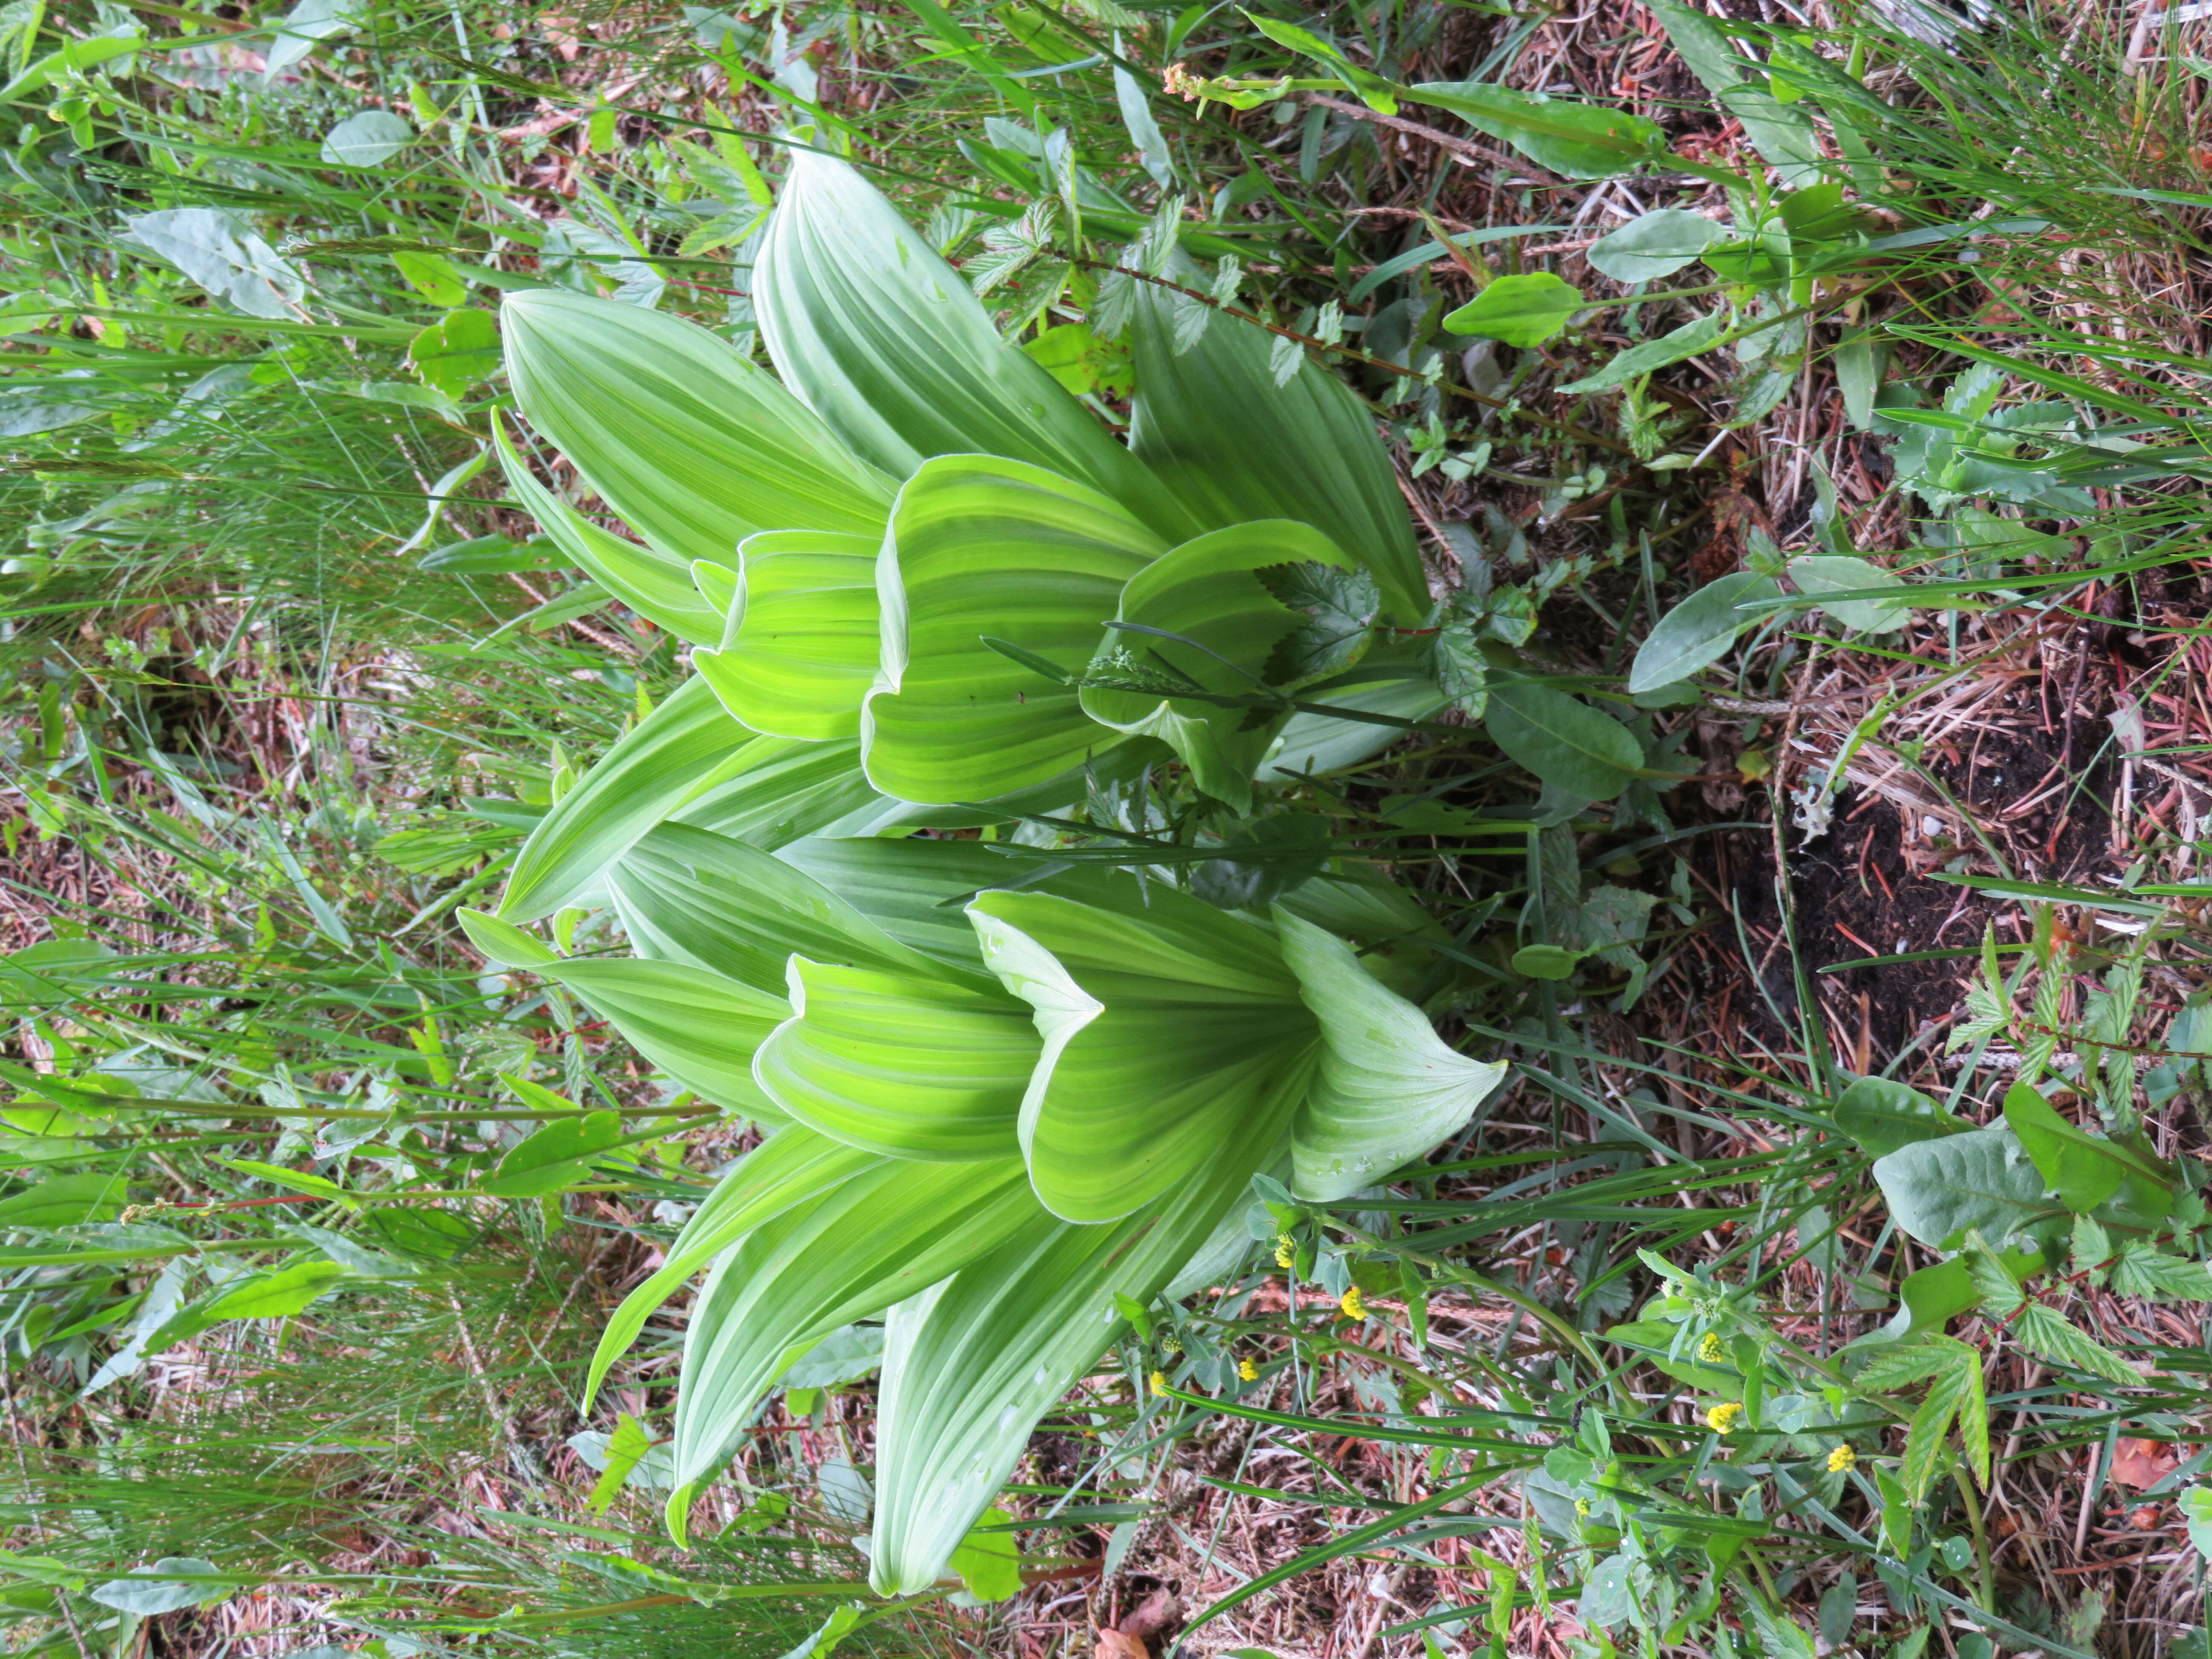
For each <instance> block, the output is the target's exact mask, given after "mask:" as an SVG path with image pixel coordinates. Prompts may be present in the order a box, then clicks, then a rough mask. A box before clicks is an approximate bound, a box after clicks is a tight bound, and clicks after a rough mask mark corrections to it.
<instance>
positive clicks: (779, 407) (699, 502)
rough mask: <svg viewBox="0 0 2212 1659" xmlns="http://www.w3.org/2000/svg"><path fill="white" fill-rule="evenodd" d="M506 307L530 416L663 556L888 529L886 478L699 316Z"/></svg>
mask: <svg viewBox="0 0 2212 1659" xmlns="http://www.w3.org/2000/svg"><path fill="white" fill-rule="evenodd" d="M500 318H501V326H502V331H503V332H504V334H505V336H506V339H507V378H508V379H509V380H510V381H511V382H512V383H513V386H514V397H515V402H516V404H518V405H519V406H520V408H521V410H522V412H523V414H524V416H526V418H527V419H528V420H529V422H530V424H531V425H532V427H534V428H537V430H538V432H540V433H542V434H543V435H544V436H545V437H546V438H547V439H548V440H549V441H551V442H552V444H553V445H554V446H555V447H556V448H558V449H559V450H560V451H561V453H562V454H563V455H565V456H567V457H568V459H569V461H570V462H572V463H573V464H574V466H575V468H576V470H577V471H579V472H580V473H582V474H583V475H584V478H585V480H586V483H589V484H590V485H591V486H592V489H594V490H595V491H597V492H598V494H599V498H600V499H601V500H602V501H605V502H606V504H607V505H608V506H609V507H612V508H613V509H614V510H615V512H616V513H618V514H620V515H621V517H622V519H623V521H624V522H625V523H627V524H628V525H629V527H630V528H631V529H633V530H635V531H636V532H637V533H638V534H639V535H640V536H641V537H643V538H645V539H646V540H647V541H648V542H650V543H651V544H653V546H654V547H655V548H657V549H659V550H660V552H662V553H663V554H665V556H667V557H669V558H671V559H674V560H678V561H679V562H682V563H684V565H687V566H688V565H689V564H690V562H691V561H692V560H694V559H716V560H720V561H722V562H728V560H729V558H730V556H732V554H733V553H734V552H735V551H736V550H737V545H738V543H739V542H740V541H743V540H744V538H746V537H748V536H750V535H752V534H753V533H754V532H757V531H762V530H793V529H804V530H834V531H842V532H850V533H852V534H855V535H863V536H865V535H872V534H874V533H876V532H878V530H880V529H881V527H882V525H883V521H884V513H886V512H887V511H888V510H889V509H890V498H891V489H892V483H891V481H890V479H887V478H885V477H884V476H883V475H882V474H881V473H879V472H878V471H876V469H875V468H874V467H872V466H870V465H867V464H866V462H864V461H861V460H860V459H856V458H855V457H854V455H853V454H852V453H850V452H849V451H848V450H847V449H846V447H844V446H843V445H842V443H840V442H839V441H837V439H836V436H835V435H833V434H832V433H831V431H830V429H829V428H828V427H827V426H825V425H824V424H823V422H821V421H820V420H819V419H817V417H816V416H814V415H813V414H812V413H811V412H810V411H809V410H807V409H806V407H805V405H804V404H801V403H800V402H799V399H798V398H794V397H793V396H792V395H791V393H790V392H787V391H785V390H784V388H783V387H782V386H779V385H778V384H777V383H776V380H775V376H774V375H772V374H769V373H768V372H767V371H765V370H764V369H762V368H757V367H756V366H755V365H754V364H752V363H751V362H748V361H747V360H746V359H744V357H741V356H738V353H737V352H736V350H735V349H732V347H731V346H730V345H729V344H728V343H726V342H724V341H722V340H720V339H719V338H717V337H715V336H714V335H712V334H709V333H708V331H706V330H705V329H703V328H701V327H700V326H699V325H697V324H696V323H689V322H686V321H684V319H682V318H680V317H673V316H670V315H668V314H667V313H663V312H658V311H647V310H645V309H643V308H642V307H637V306H625V305H617V304H616V303H614V302H613V301H608V300H598V299H593V298H592V297H591V296H589V295H582V294H572V293H567V292H564V291H563V290H562V289H550V288H541V289H528V290H526V291H525V292H522V293H519V294H510V295H507V298H506V300H505V301H504V302H503V303H502V304H501V307H500ZM1040 372H1042V371H1040Z"/></svg>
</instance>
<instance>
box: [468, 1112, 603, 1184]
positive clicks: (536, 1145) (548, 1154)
mask: <svg viewBox="0 0 2212 1659" xmlns="http://www.w3.org/2000/svg"><path fill="white" fill-rule="evenodd" d="M622 1138H623V1127H622V1118H621V1116H620V1115H619V1114H617V1113H614V1112H587V1113H585V1114H584V1115H581V1116H580V1117H569V1118H557V1119H556V1120H555V1121H552V1122H550V1123H548V1124H545V1125H544V1126H543V1127H540V1128H539V1129H538V1130H537V1131H536V1132H534V1133H532V1134H529V1135H527V1136H526V1137H525V1138H524V1139H522V1140H521V1141H520V1143H519V1144H517V1145H516V1146H512V1147H509V1148H508V1149H507V1155H506V1156H505V1157H503V1158H501V1159H500V1161H499V1167H498V1168H497V1169H496V1170H494V1171H493V1172H492V1173H491V1174H490V1175H489V1176H486V1177H485V1178H484V1181H483V1189H484V1191H486V1192H488V1193H489V1194H492V1195H493V1196H494V1197H495V1198H541V1197H543V1196H544V1195H545V1194H549V1193H557V1192H560V1191H562V1190H563V1189H564V1188H568V1187H572V1186H574V1184H575V1183H576V1182H578V1181H580V1180H581V1179H582V1178H583V1177H584V1176H585V1175H586V1173H587V1172H588V1171H589V1170H590V1169H591V1165H592V1159H593V1158H596V1157H598V1156H599V1154H600V1153H601V1152H605V1151H606V1150H607V1148H609V1147H610V1146H614V1145H615V1144H616V1143H617V1141H619V1140H621V1139H622Z"/></svg>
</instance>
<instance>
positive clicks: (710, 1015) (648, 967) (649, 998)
mask: <svg viewBox="0 0 2212 1659" xmlns="http://www.w3.org/2000/svg"><path fill="white" fill-rule="evenodd" d="M531 971H532V972H533V973H537V974H542V975H544V977H546V978H547V979H550V980H557V981H560V983H562V985H565V986H567V987H568V989H570V990H571V991H574V993H575V994H577V995H578V996H579V997H581V998H582V999H583V1000H584V1001H585V1003H586V1004H587V1005H588V1006H590V1008H591V1010H592V1012H593V1013H595V1014H597V1015H599V1018H602V1019H604V1020H605V1021H606V1022H607V1023H608V1024H610V1025H611V1026H613V1027H614V1028H615V1030H617V1031H619V1032H621V1033H622V1035H623V1039H624V1040H625V1041H626V1042H629V1046H630V1047H631V1048H635V1049H636V1050H637V1051H638V1053H640V1054H643V1055H644V1056H645V1057H646V1058H647V1060H651V1061H652V1062H653V1064H654V1065H655V1066H659V1068H660V1069H661V1070H662V1071H664V1072H665V1073H668V1075H669V1076H671V1077H672V1078H674V1079H676V1080H677V1081H678V1083H680V1084H682V1085H684V1087H685V1088H687V1089H690V1090H691V1091H693V1092H694V1093H696V1094H697V1095H698V1096H699V1097H700V1098H702V1100H706V1101H708V1102H709V1103H712V1104H714V1105H716V1106H720V1107H721V1108H722V1109H724V1110H725V1111H727V1112H731V1113H734V1114H737V1115H740V1116H744V1117H756V1118H762V1119H764V1120H766V1121H769V1122H771V1123H777V1122H781V1121H783V1114H782V1112H781V1110H779V1109H777V1107H776V1106H775V1103H774V1102H773V1101H771V1100H769V1097H767V1096H766V1095H764V1094H763V1093H762V1092H761V1089H760V1085H758V1084H757V1083H755V1082H754V1081H753V1053H754V1051H755V1050H756V1049H757V1048H759V1047H760V1045H761V1044H762V1043H763V1042H766V1041H767V1039H768V1035H769V1032H771V1031H773V1030H775V1028H776V1027H777V1026H778V1025H781V1024H782V1023H783V1022H784V1020H785V1019H786V1018H788V1016H789V1015H790V1012H791V1008H790V1006H789V1005H788V1004H787V1003H786V1002H785V1001H784V1000H783V999H782V998H781V997H777V996H769V995H767V994H764V993H763V992H760V991H756V990H755V989H753V987H751V986H750V985H744V984H741V983H739V982H738V981H736V980H733V979H730V978H727V977H726V976H725V975H720V974H717V973H714V972H711V971H710V970H708V969H704V968H695V967H693V966H691V965H690V963H681V962H647V961H645V960H643V959H641V958H638V957H584V958H573V957H562V958H559V959H556V961H553V962H550V963H544V964H543V965H541V966H538V967H536V968H533V969H532V970H531Z"/></svg>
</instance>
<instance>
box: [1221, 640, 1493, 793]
mask: <svg viewBox="0 0 2212 1659" xmlns="http://www.w3.org/2000/svg"><path fill="white" fill-rule="evenodd" d="M1428 644H1429V641H1426V640H1424V639H1407V640H1400V641H1395V642H1386V643H1384V644H1382V645H1378V646H1376V647H1373V648H1372V649H1370V651H1369V652H1368V653H1367V654H1366V655H1365V656H1364V657H1363V658H1361V659H1360V660H1359V665H1358V667H1356V668H1354V669H1353V670H1352V671H1351V672H1350V673H1348V674H1346V675H1345V676H1344V677H1343V678H1340V679H1335V680H1330V681H1328V682H1327V683H1325V684H1322V686H1320V687H1317V688H1309V693H1310V696H1312V699H1313V701H1315V702H1322V703H1327V704H1328V706H1329V707H1330V708H1358V709H1362V710H1364V711H1365V712H1366V713H1368V714H1389V715H1391V716H1393V717H1394V718H1395V719H1398V720H1426V719H1428V717H1429V716H1430V715H1431V714H1435V713H1436V712H1437V710H1438V709H1439V708H1443V706H1444V705H1445V704H1446V703H1447V702H1449V701H1450V699H1449V697H1447V696H1445V695H1444V692H1443V689H1442V688H1441V687H1439V686H1438V685H1437V683H1436V682H1435V680H1434V679H1432V678H1431V677H1430V676H1429V675H1428V674H1426V673H1425V672H1422V671H1420V670H1421V668H1422V666H1423V665H1424V662H1425V659H1426V657H1427V655H1428V652H1427V649H1426V647H1427V646H1428ZM1408 670H1412V672H1407V671H1408ZM1407 735H1409V734H1408V733H1407V732H1406V731H1405V729H1404V728H1403V727H1399V726H1377V725H1372V724H1370V723H1369V722H1367V721H1365V720H1340V719H1339V718H1337V717H1336V716H1335V715H1333V714H1293V715H1291V720H1290V724H1289V725H1287V726H1285V727H1284V728H1283V732H1282V735H1281V736H1280V737H1279V738H1276V739H1275V744H1274V749H1273V752H1272V753H1270V754H1269V756H1268V757H1267V762H1266V763H1265V764H1263V765H1262V766H1261V768H1260V774H1259V775H1260V779H1261V781H1262V782H1273V783H1279V782H1282V781H1285V779H1286V778H1287V777H1289V776H1290V775H1291V774H1292V773H1294V772H1295V773H1304V774H1307V775H1313V774H1316V773H1322V772H1328V771H1332V770H1334V769H1336V768H1337V767H1340V766H1352V765H1356V764H1357V763H1359V762H1361V761H1364V760H1365V759H1367V758H1368V757H1370V756H1372V755H1376V754H1379V753H1381V752H1382V751H1383V750H1385V749H1388V748H1389V746H1390V745H1391V744H1394V743H1396V742H1398V741H1399V740H1401V738H1405V737H1407Z"/></svg>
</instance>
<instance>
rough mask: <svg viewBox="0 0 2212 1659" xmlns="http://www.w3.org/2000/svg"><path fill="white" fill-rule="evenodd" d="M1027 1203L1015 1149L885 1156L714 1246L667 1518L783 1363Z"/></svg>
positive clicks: (692, 1331) (985, 1240)
mask: <svg viewBox="0 0 2212 1659" xmlns="http://www.w3.org/2000/svg"><path fill="white" fill-rule="evenodd" d="M785 1133H788V1131H786V1132H785ZM1037 1213H1038V1212H1037V1207H1036V1200H1035V1199H1034V1198H1032V1197H1030V1192H1029V1183H1028V1182H1027V1181H1026V1180H1025V1179H1024V1176H1023V1172H1022V1166H1021V1163H1020V1161H1019V1160H1018V1159H1016V1158H1006V1159H1005V1160H1003V1161H1001V1162H1000V1163H997V1164H923V1163H915V1162H910V1161H907V1160H901V1159H893V1160H888V1161H885V1162H884V1163H880V1164H876V1165H874V1166H872V1168H869V1169H867V1170H861V1171H860V1172H858V1173H856V1174H854V1175H852V1176H848V1178H847V1179H846V1180H845V1181H843V1182H841V1183H839V1184H838V1185H837V1186H836V1187H834V1188H830V1189H829V1190H828V1191H825V1192H823V1193H822V1194H819V1195H817V1196H816V1197H813V1198H811V1199H808V1200H805V1201H804V1202H802V1203H799V1204H797V1205H794V1206H792V1207H791V1208H789V1209H787V1210H785V1211H784V1212H782V1213H781V1214H780V1215H778V1216H777V1217H776V1218H775V1219H773V1220H771V1221H769V1222H766V1223H764V1224H763V1225H761V1226H759V1227H757V1228H756V1229H754V1231H752V1232H750V1234H748V1235H747V1236H746V1237H745V1238H744V1240H743V1241H742V1242H740V1243H738V1244H737V1245H736V1246H734V1247H733V1248H732V1249H730V1250H728V1251H727V1252H726V1253H725V1254H724V1255H722V1256H721V1257H720V1259H719V1260H718V1261H716V1262H715V1264H714V1272H713V1273H712V1274H711V1275H710V1276H709V1277H708V1280H707V1283H706V1285H705V1286H704V1287H703V1288H702V1290H701V1291H700V1293H699V1297H698V1299H697V1300H696V1302H695V1303H694V1304H692V1308H691V1317H690V1324H689V1325H688V1326H687V1327H686V1328H685V1331H684V1373H683V1385H682V1387H681V1389H679V1390H678V1394H677V1397H676V1427H675V1445H674V1447H673V1449H672V1450H673V1454H674V1458H675V1464H676V1483H677V1486H678V1498H677V1499H676V1501H675V1503H674V1504H671V1513H670V1517H669V1519H670V1522H671V1528H678V1527H680V1526H681V1524H682V1516H681V1515H680V1514H679V1513H678V1505H684V1504H686V1502H687V1499H688V1493H686V1492H684V1488H686V1487H688V1486H690V1485H691V1484H692V1483H693V1482H695V1481H697V1480H701V1479H702V1478H703V1477H705V1476H708V1475H710V1474H713V1473H714V1470H716V1469H717V1468H720V1466H721V1464H722V1462H723V1461H724V1460H725V1459H726V1457H727V1456H728V1455H729V1453H730V1449H731V1445H732V1439H733V1437H735V1436H736V1435H737V1434H738V1432H739V1431H742V1430H743V1429H744V1425H745V1424H746V1422H747V1420H748V1419H750V1417H751V1415H752V1410H753V1407H755V1406H756V1405H757V1404H758V1403H759V1401H760V1398H761V1396H762V1395H763V1394H765V1393H766V1392H767V1391H768V1390H769V1388H770V1387H771V1386H773V1384H774V1383H775V1379H776V1378H777V1377H778V1376H781V1375H782V1374H783V1371H784V1370H785V1368H786V1367H787V1366H788V1365H790V1364H791V1363H792V1362H793V1360H795V1359H797V1358H799V1357H800V1356H801V1355H802V1354H804V1353H805V1352H806V1351H807V1350H808V1349H809V1348H811V1347H812V1346H814V1345H815V1344H816V1343H817V1342H819V1341H820V1340H822V1339H823V1337H825V1336H827V1335H828V1334H829V1333H830V1332H831V1331H834V1330H836V1328H838V1327H839V1326H841V1325H849V1324H850V1323H852V1322H853V1321H854V1320H855V1319H864V1318H866V1317H867V1316H869V1315H871V1314H876V1313H881V1312H882V1311H883V1310H884V1309H886V1308H888V1307H890V1305H891V1304H894V1303H896V1302H902V1301H904V1300H905V1299H906V1298H907V1297H911V1296H914V1295H915V1294H917V1293H918V1292H920V1291H924V1290H927V1288H928V1287H929V1286H930V1285H934V1284H935V1283H937V1282H938V1281H939V1279H943V1278H945V1276H946V1275H947V1274H949V1273H957V1272H958V1271H959V1270H960V1269H961V1268H962V1267H965V1266H967V1265H968V1263H969V1262H970V1261H975V1260H976V1259H977V1258H978V1257H979V1256H981V1255H985V1254H986V1253H987V1252H988V1251H990V1250H992V1249H995V1248H996V1247H997V1246H998V1245H1000V1243H1004V1242H1005V1241H1006V1239H1007V1238H1008V1237H1012V1236H1013V1235H1014V1233H1015V1232H1016V1231H1017V1230H1018V1229H1019V1228H1020V1227H1021V1226H1022V1225H1023V1224H1024V1222H1027V1221H1030V1220H1031V1219H1033V1218H1035V1217H1036V1214H1037Z"/></svg>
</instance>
